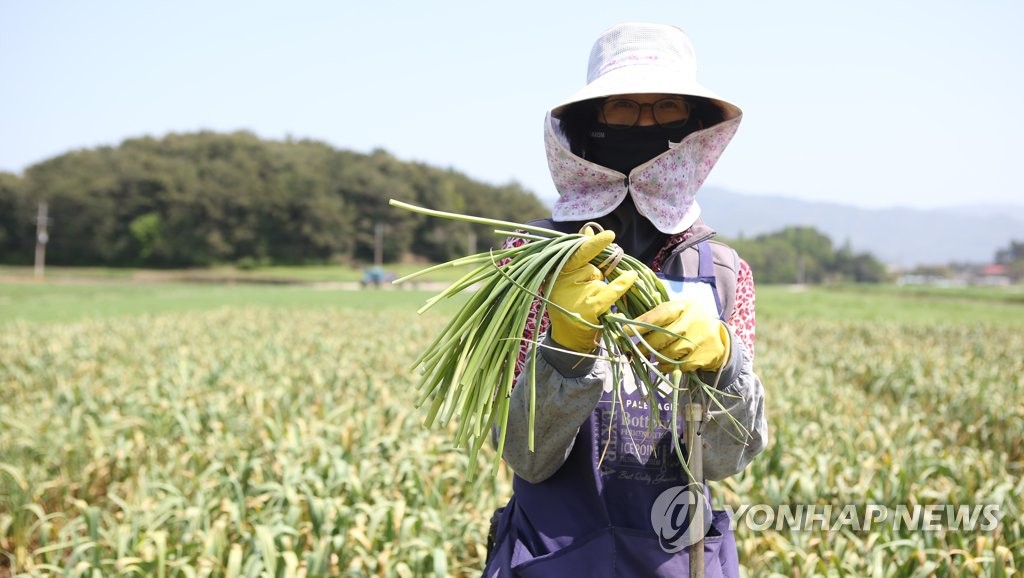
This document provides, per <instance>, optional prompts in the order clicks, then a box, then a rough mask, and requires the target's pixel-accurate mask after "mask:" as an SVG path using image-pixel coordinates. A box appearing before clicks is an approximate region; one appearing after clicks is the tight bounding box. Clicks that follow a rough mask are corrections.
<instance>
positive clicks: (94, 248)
mask: <svg viewBox="0 0 1024 578" xmlns="http://www.w3.org/2000/svg"><path fill="white" fill-rule="evenodd" d="M390 198H395V199H398V200H402V201H406V202H410V203H415V204H419V205H423V206H428V207H431V208H435V209H440V210H445V211H454V212H459V213H468V214H473V215H480V216H487V217H492V218H497V219H505V220H511V221H516V222H519V221H522V220H528V219H532V218H536V217H541V216H544V215H545V214H546V213H547V209H546V208H545V207H544V205H543V203H541V202H540V201H539V200H538V199H537V198H536V197H535V196H534V195H533V194H531V193H529V192H528V191H526V190H524V189H523V188H522V187H520V186H519V185H517V184H515V183H512V184H508V185H505V186H491V185H487V184H483V183H480V182H477V181H474V180H472V179H470V178H468V177H467V176H465V175H463V174H461V173H458V172H456V171H454V170H444V169H439V168H435V167H431V166H428V165H425V164H421V163H410V162H404V161H399V160H398V159H396V158H395V157H393V156H392V155H390V154H388V153H387V152H385V151H382V150H377V151H374V152H372V153H370V154H361V153H356V152H351V151H345V150H338V149H334V148H332V147H330V146H328V145H326V144H324V143H320V142H315V141H309V140H302V141H289V142H278V141H267V140H262V139H260V138H258V137H256V136H255V135H253V134H250V133H246V132H239V133H233V134H219V133H212V132H202V133H196V134H182V135H175V134H172V135H169V136H166V137H164V138H161V139H154V138H140V139H132V140H127V141H125V142H123V143H122V144H121V145H120V146H118V147H102V148H97V149H89V150H82V151H77V152H72V153H68V154H65V155H61V156H59V157H55V158H53V159H50V160H47V161H44V162H41V163H39V164H36V165H34V166H32V167H30V168H28V169H27V170H26V171H25V175H24V177H19V176H16V175H13V174H5V173H0V262H5V263H26V264H27V263H30V262H31V259H32V254H33V251H32V247H33V246H34V244H35V240H36V234H35V214H36V205H37V203H38V202H39V201H46V202H47V203H48V205H49V216H50V219H51V221H52V225H51V234H50V242H49V244H48V246H47V261H48V262H49V263H53V264H59V265H108V266H148V267H183V266H205V265H211V264H215V263H238V262H257V263H287V264H302V263H323V262H348V263H354V262H367V261H371V260H372V259H373V257H374V247H375V245H374V243H375V228H376V226H377V225H378V224H384V225H385V226H386V227H387V229H386V230H387V234H386V235H385V236H384V239H385V242H384V246H383V253H384V255H383V256H384V259H385V260H387V261H394V260H397V259H400V258H405V257H408V256H418V257H422V258H424V259H427V260H432V261H446V260H450V259H453V258H455V257H457V256H461V255H464V254H465V252H466V249H467V239H470V238H471V236H472V234H475V235H476V236H477V237H479V238H480V239H481V240H482V243H481V244H483V245H486V244H490V243H491V241H492V239H493V234H492V233H491V232H490V229H488V228H486V227H471V226H470V225H468V224H465V223H459V222H453V221H449V220H443V219H436V218H426V217H423V216H420V215H416V214H412V213H409V212H407V211H402V210H399V209H395V208H393V207H390V206H389V205H388V199H390Z"/></svg>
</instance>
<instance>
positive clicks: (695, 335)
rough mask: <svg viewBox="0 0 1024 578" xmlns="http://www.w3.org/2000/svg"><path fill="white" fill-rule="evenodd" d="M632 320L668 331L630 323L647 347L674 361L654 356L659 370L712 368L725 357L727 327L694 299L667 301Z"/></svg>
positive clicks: (726, 355)
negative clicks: (674, 362) (669, 361)
mask: <svg viewBox="0 0 1024 578" xmlns="http://www.w3.org/2000/svg"><path fill="white" fill-rule="evenodd" d="M636 320H637V321H641V322H643V323H649V324H651V325H657V326H658V327H661V328H663V329H665V330H667V331H670V332H671V334H670V333H667V332H665V331H658V330H656V329H650V328H647V327H637V326H634V327H635V329H636V333H638V334H640V335H643V337H644V340H646V341H647V344H648V345H649V346H650V348H651V349H653V350H654V351H657V352H658V353H660V354H661V355H663V356H665V357H667V358H669V359H673V360H675V361H677V362H678V363H676V364H673V363H668V362H666V361H664V360H662V359H660V358H655V363H657V364H658V369H659V370H660V371H661V372H662V373H669V372H671V371H672V370H673V369H677V368H678V369H680V370H681V371H683V372H684V373H685V372H690V371H697V370H699V369H703V370H716V369H719V368H721V367H722V364H724V363H725V361H726V359H728V355H729V346H730V342H729V330H728V329H726V327H725V324H724V323H722V322H721V321H719V320H718V318H716V317H713V316H712V315H711V314H710V313H708V311H707V310H706V309H705V308H704V306H703V305H702V304H701V303H698V302H697V301H692V300H689V299H675V300H672V301H667V302H665V303H662V304H661V305H658V306H656V307H655V308H654V309H651V310H650V311H648V312H647V313H644V314H643V315H641V316H640V317H637V318H636ZM673 334H674V335H673Z"/></svg>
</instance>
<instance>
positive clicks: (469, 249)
mask: <svg viewBox="0 0 1024 578" xmlns="http://www.w3.org/2000/svg"><path fill="white" fill-rule="evenodd" d="M466 254H467V255H474V254H476V231H474V230H473V229H470V230H469V240H468V242H467V243H466Z"/></svg>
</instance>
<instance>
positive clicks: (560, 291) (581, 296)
mask: <svg viewBox="0 0 1024 578" xmlns="http://www.w3.org/2000/svg"><path fill="white" fill-rule="evenodd" d="M583 234H584V235H586V236H587V237H588V239H587V240H586V241H584V242H583V244H582V245H580V247H579V248H578V249H576V251H575V252H574V253H573V254H572V256H571V257H569V260H568V261H566V263H565V266H564V267H562V271H561V272H560V273H559V275H558V277H556V278H555V283H554V285H553V286H552V287H551V295H550V296H549V299H550V301H551V303H552V304H554V305H557V306H558V307H561V308H562V309H565V310H566V311H569V312H570V313H569V314H566V313H565V312H563V311H562V310H560V309H559V308H558V307H553V306H549V307H548V308H547V311H548V317H550V319H551V339H553V340H554V341H555V343H557V344H558V345H560V346H562V347H564V348H566V349H571V350H573V351H577V352H580V353H590V352H592V351H594V350H595V349H597V345H598V340H599V339H600V336H601V331H600V329H595V328H594V327H590V326H588V325H586V324H585V323H583V322H581V321H580V319H583V320H586V321H587V322H589V323H592V324H595V325H596V324H598V318H599V317H600V316H601V315H604V314H605V313H607V312H608V310H609V309H611V307H612V304H614V303H615V302H616V301H617V300H618V299H619V298H620V297H622V296H623V295H625V294H626V291H629V288H630V287H632V286H633V282H634V281H636V278H637V274H636V273H635V272H633V271H627V272H624V273H622V274H621V275H619V276H618V277H616V278H615V280H614V281H612V282H611V283H605V281H604V276H603V275H602V274H601V271H600V270H599V269H598V268H597V267H595V266H594V265H591V264H590V261H591V260H592V259H593V258H594V257H596V256H597V255H598V254H599V253H600V252H601V251H602V250H604V248H605V247H607V246H608V245H610V244H611V242H612V241H614V240H615V233H614V232H612V231H602V232H600V233H598V234H596V235H595V234H594V232H593V231H591V230H590V228H589V227H588V228H586V229H585V230H584V232H583ZM577 316H578V317H577Z"/></svg>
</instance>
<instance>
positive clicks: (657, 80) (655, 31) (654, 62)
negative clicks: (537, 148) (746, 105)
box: [551, 23, 741, 120]
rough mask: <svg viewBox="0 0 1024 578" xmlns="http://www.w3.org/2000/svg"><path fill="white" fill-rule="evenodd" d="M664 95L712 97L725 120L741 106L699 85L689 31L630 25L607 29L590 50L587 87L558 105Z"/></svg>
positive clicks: (557, 110)
mask: <svg viewBox="0 0 1024 578" xmlns="http://www.w3.org/2000/svg"><path fill="white" fill-rule="evenodd" d="M635 93H661V94H680V95H685V96H699V97H703V98H710V99H713V100H715V101H717V103H718V104H719V105H721V107H722V110H723V113H724V114H725V119H726V120H728V119H730V118H734V117H736V116H739V115H740V114H741V112H740V108H739V107H738V106H736V105H734V104H732V103H730V102H728V101H726V100H723V99H722V98H721V97H719V96H718V95H717V94H715V93H714V92H712V91H711V90H709V89H707V88H706V87H705V86H704V85H702V84H701V83H699V82H697V57H696V54H695V53H694V50H693V45H692V44H690V39H689V38H687V36H686V33H685V32H683V30H682V29H681V28H679V27H678V26H672V25H668V24H643V23H625V24H618V25H616V26H613V27H611V28H609V29H607V30H605V31H604V33H602V34H601V36H600V37H599V38H598V39H597V41H596V42H595V43H594V48H593V49H592V50H591V51H590V62H589V64H588V66H587V85H586V86H584V87H583V88H582V89H580V90H579V91H577V92H576V94H574V95H572V96H571V97H570V98H568V99H567V100H565V101H563V102H561V103H559V104H558V105H556V106H554V107H553V108H552V110H551V113H552V114H553V115H555V116H558V113H560V112H561V111H562V110H563V109H564V108H565V107H566V106H568V105H570V104H573V103H576V102H582V101H584V100H590V99H594V98H604V97H606V96H612V95H616V94H635Z"/></svg>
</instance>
